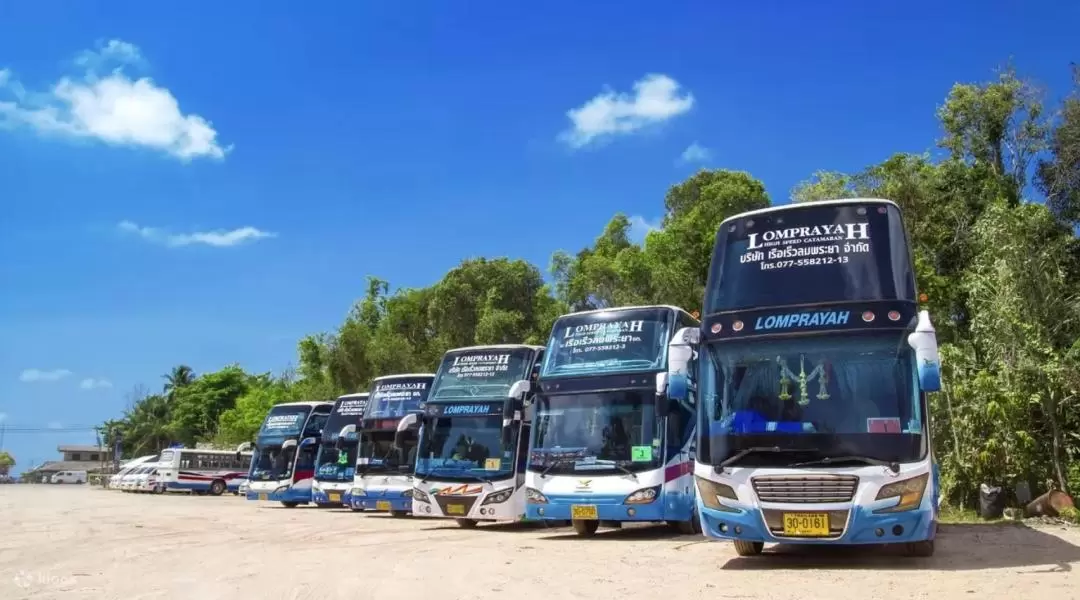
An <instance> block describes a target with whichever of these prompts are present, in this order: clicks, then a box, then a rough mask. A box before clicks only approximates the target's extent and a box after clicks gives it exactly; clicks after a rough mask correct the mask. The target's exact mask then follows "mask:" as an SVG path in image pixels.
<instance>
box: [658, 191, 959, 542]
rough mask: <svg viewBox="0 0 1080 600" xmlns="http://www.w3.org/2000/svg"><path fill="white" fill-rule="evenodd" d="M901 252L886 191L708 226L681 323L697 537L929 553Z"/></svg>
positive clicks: (918, 314)
mask: <svg viewBox="0 0 1080 600" xmlns="http://www.w3.org/2000/svg"><path fill="white" fill-rule="evenodd" d="M912 262H913V261H912V254H911V250H910V247H909V243H908V240H907V234H906V233H905V230H904V224H903V220H902V218H901V214H900V209H899V207H898V206H897V205H896V204H894V203H893V202H890V201H887V200H878V199H850V200H835V201H825V202H814V203H806V204H794V205H787V206H781V207H773V208H767V209H762V210H758V211H752V212H748V213H743V214H739V215H736V216H733V217H731V218H729V219H727V220H725V221H724V222H723V223H722V224H721V225H720V230H719V232H718V233H717V236H716V247H715V252H714V255H713V258H712V264H711V267H710V274H709V281H708V286H707V288H706V296H705V302H704V316H703V319H702V321H703V324H702V327H701V329H700V331H699V332H697V334H698V335H697V336H694V335H688V336H687V337H688V338H693V337H697V339H695V340H693V341H694V342H697V343H698V349H699V358H698V368H699V373H698V385H699V389H698V397H699V418H700V421H699V423H698V432H699V440H698V446H697V460H696V464H695V467H694V474H695V481H696V483H697V488H698V495H697V496H698V510H699V511H700V513H701V518H702V526H703V528H704V531H705V535H706V536H707V537H710V538H715V539H726V540H733V541H734V544H735V550H736V551H737V552H738V554H740V555H743V556H750V555H755V554H759V553H760V552H761V551H762V549H763V547H764V544H765V543H788V544H791V543H819V544H825V543H836V544H882V543H903V544H906V550H907V551H908V553H910V554H912V555H916V556H929V555H931V554H932V553H933V551H934V536H935V532H936V529H937V496H938V483H937V480H938V477H937V470H936V468H935V466H934V465H933V456H932V453H931V444H930V429H929V423H928V421H929V418H928V411H927V400H926V393H927V392H931V391H936V390H938V389H939V387H940V375H939V365H940V359H939V357H938V352H937V342H936V337H935V334H934V329H933V326H932V325H931V323H930V316H929V314H928V313H927V312H926V311H925V310H920V309H919V302H920V301H921V300H920V299H919V298H917V296H916V289H915V275H914V272H913V267H912ZM690 333H692V332H690ZM675 387H680V386H673V388H675ZM685 387H686V386H681V387H680V389H685Z"/></svg>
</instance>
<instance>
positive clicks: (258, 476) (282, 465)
mask: <svg viewBox="0 0 1080 600" xmlns="http://www.w3.org/2000/svg"><path fill="white" fill-rule="evenodd" d="M295 457H296V447H295V446H293V447H291V448H288V449H286V450H284V451H283V450H282V449H281V444H273V445H266V446H258V447H256V448H255V453H254V457H253V459H252V461H251V480H252V481H280V480H282V479H288V478H290V477H292V468H293V462H294V461H293V458H295Z"/></svg>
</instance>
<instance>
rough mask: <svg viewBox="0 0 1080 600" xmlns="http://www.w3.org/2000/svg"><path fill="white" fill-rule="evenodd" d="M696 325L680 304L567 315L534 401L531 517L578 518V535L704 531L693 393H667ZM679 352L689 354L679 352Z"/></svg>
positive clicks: (683, 368)
mask: <svg viewBox="0 0 1080 600" xmlns="http://www.w3.org/2000/svg"><path fill="white" fill-rule="evenodd" d="M697 326H698V320H697V319H696V318H694V317H693V316H691V315H690V314H689V313H687V312H686V311H684V310H682V309H680V308H676V307H674V306H641V307H625V308H612V309H604V310H593V311H586V312H579V313H573V314H569V315H563V316H562V317H560V318H559V319H558V320H557V321H556V322H555V326H554V327H553V329H552V332H551V336H550V338H549V339H548V344H547V347H546V350H545V351H544V360H543V364H542V366H541V368H540V375H539V382H538V386H537V388H538V389H537V390H536V394H535V400H534V402H535V409H536V413H535V416H534V417H533V442H532V450H531V451H530V455H529V463H528V470H527V473H526V477H525V485H526V495H527V516H528V518H530V519H547V520H552V521H566V520H570V521H571V523H572V524H573V526H574V530H575V531H576V532H577V533H578V534H579V535H585V536H588V535H593V534H594V533H596V531H597V529H598V528H599V526H600V524H601V522H603V523H604V524H605V525H609V526H613V527H619V526H620V525H621V523H622V522H624V521H660V522H667V523H669V524H670V525H672V526H674V527H676V528H678V529H679V530H681V531H683V532H686V533H693V532H695V531H696V524H697V523H698V519H697V517H696V515H695V514H694V512H695V509H694V487H693V481H692V478H691V471H692V465H693V463H692V452H693V449H692V444H693V439H694V435H693V433H694V425H695V418H694V416H695V409H694V398H693V395H692V394H684V395H683V398H682V399H680V400H678V401H675V400H673V399H671V398H670V397H669V396H668V394H667V381H668V375H669V371H671V370H672V369H675V371H677V372H680V373H686V372H687V371H688V369H687V362H688V360H689V359H688V357H686V356H684V355H683V353H682V352H676V355H675V358H676V360H674V361H669V352H668V346H669V343H670V342H671V341H672V334H673V333H674V332H675V331H676V330H679V329H680V328H687V327H697ZM680 350H681V348H680Z"/></svg>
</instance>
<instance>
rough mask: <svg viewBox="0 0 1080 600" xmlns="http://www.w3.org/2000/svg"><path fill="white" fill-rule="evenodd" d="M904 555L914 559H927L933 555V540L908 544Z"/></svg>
mask: <svg viewBox="0 0 1080 600" xmlns="http://www.w3.org/2000/svg"><path fill="white" fill-rule="evenodd" d="M905 550H906V551H907V552H906V554H907V555H908V556H913V557H916V558H929V557H931V556H933V555H934V540H922V541H921V542H908V543H907V548H905Z"/></svg>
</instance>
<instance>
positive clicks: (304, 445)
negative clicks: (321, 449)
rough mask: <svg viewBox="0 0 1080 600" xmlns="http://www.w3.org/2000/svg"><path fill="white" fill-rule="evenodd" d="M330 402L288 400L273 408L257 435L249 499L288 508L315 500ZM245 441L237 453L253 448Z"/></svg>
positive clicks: (249, 485)
mask: <svg viewBox="0 0 1080 600" xmlns="http://www.w3.org/2000/svg"><path fill="white" fill-rule="evenodd" d="M332 407H333V404H331V403H329V402H288V403H285V404H278V405H276V406H274V407H273V408H271V409H270V412H269V413H268V414H267V415H266V419H265V420H264V421H263V424H262V427H261V428H260V429H259V433H258V435H257V436H256V438H255V444H254V446H255V450H254V452H253V454H252V457H251V469H250V471H249V473H248V492H247V499H248V500H262V501H270V502H280V503H281V504H283V505H284V506H286V507H288V508H294V507H296V506H298V505H300V504H308V503H310V502H311V484H312V481H313V476H314V475H315V454H316V452H317V451H318V445H319V443H318V440H319V436H321V435H322V430H323V426H324V425H325V424H326V421H327V419H328V418H329V417H330V409H331V408H332ZM251 447H252V444H251V443H250V442H245V443H243V444H240V447H239V448H237V449H236V452H237V454H240V453H242V452H245V451H247V450H249V449H251Z"/></svg>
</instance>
